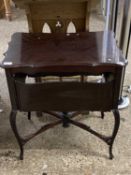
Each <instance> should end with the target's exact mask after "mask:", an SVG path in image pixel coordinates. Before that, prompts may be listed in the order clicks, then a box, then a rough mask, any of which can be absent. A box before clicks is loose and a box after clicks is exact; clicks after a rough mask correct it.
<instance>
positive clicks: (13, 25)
mask: <svg viewBox="0 0 131 175" xmlns="http://www.w3.org/2000/svg"><path fill="white" fill-rule="evenodd" d="M98 19H99V20H98ZM92 21H93V22H92ZM98 21H99V23H98ZM102 28H103V20H102V19H101V17H100V16H95V17H94V15H92V16H91V19H90V30H91V31H93V30H96V29H97V30H102ZM22 31H23V32H26V31H28V26H27V22H26V17H25V15H24V12H23V11H20V10H18V9H17V10H15V11H14V15H13V21H12V22H8V21H6V20H0V60H2V59H3V58H4V56H3V53H4V52H5V51H6V49H7V47H8V43H9V41H10V37H11V35H12V34H13V33H14V32H22ZM130 57H131V45H130V53H129V56H128V60H129V64H128V67H127V70H126V77H125V82H124V85H125V86H126V85H130V84H131V63H130ZM125 89H126V87H124V92H123V95H128V96H129V98H130V99H131V97H130V94H128V93H127V92H126V91H125ZM0 96H1V98H0V108H2V109H3V112H2V113H0V175H45V174H48V175H130V174H131V168H130V167H131V134H130V133H131V117H130V114H131V108H130V106H129V107H128V108H126V109H124V110H121V111H120V114H121V125H120V129H119V132H118V135H117V137H116V140H115V143H114V148H113V153H114V155H115V158H114V159H113V160H109V159H108V147H107V145H106V144H105V143H103V142H102V141H100V140H99V139H97V138H96V137H94V136H92V135H91V134H89V133H87V132H85V131H83V130H81V129H79V128H76V127H74V126H70V127H69V128H68V129H64V128H63V127H62V126H58V127H55V128H54V129H51V130H49V131H47V132H45V133H43V134H41V135H39V136H38V137H36V138H35V139H34V140H32V141H30V142H29V143H28V144H27V145H26V146H25V156H24V160H23V161H20V160H18V155H19V149H18V144H17V142H16V139H15V137H14V135H13V132H12V130H11V128H10V124H9V119H8V118H9V113H10V102H9V95H8V89H7V85H6V79H5V74H4V71H3V70H2V69H0ZM17 119H18V120H17V122H18V126H19V128H20V132H21V133H22V134H24V133H27V132H31V131H34V130H35V129H37V128H38V127H40V126H41V125H42V123H43V122H48V121H50V120H53V118H52V117H51V116H48V115H46V114H43V118H38V117H36V116H35V113H33V116H32V120H31V121H28V120H27V114H26V113H18V118H17ZM77 120H80V121H81V122H83V123H88V125H90V126H92V128H94V129H96V130H97V131H101V132H102V133H104V134H110V133H111V130H112V123H113V116H112V113H106V114H105V119H104V120H102V119H101V118H100V113H98V112H90V114H89V115H86V114H85V115H83V116H81V115H79V116H78V117H77Z"/></svg>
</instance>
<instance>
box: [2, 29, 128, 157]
mask: <svg viewBox="0 0 131 175" xmlns="http://www.w3.org/2000/svg"><path fill="white" fill-rule="evenodd" d="M103 36H104V35H103V32H83V33H77V34H39V33H36V34H31V33H16V34H14V35H13V36H12V39H11V42H10V43H9V48H8V51H7V53H6V56H5V59H4V60H3V62H2V63H1V65H0V66H1V67H2V68H4V69H5V72H6V77H7V83H8V88H9V93H10V100H11V105H12V110H11V114H10V123H11V127H12V130H13V131H14V134H15V136H16V139H17V141H18V144H19V147H20V159H23V148H24V145H25V143H26V142H28V141H29V140H30V139H32V138H33V137H35V136H36V135H38V134H40V133H41V132H43V131H46V130H47V129H49V128H52V127H54V126H56V125H58V124H60V123H63V126H64V127H67V126H68V125H69V124H73V125H75V126H77V127H80V128H82V129H84V130H86V131H88V132H90V133H91V134H93V135H95V136H97V137H98V138H100V139H101V140H103V141H104V142H105V143H107V145H109V155H110V156H109V157H110V159H112V158H113V153H112V146H113V143H114V139H115V137H116V135H117V132H118V129H119V124H120V115H119V111H118V101H119V95H120V87H121V78H122V71H123V69H124V68H125V66H126V61H125V59H124V57H123V56H122V53H121V51H120V50H119V49H118V48H117V46H116V42H115V39H114V34H113V33H112V32H111V31H109V32H108V33H107V42H106V43H105V41H104V38H103ZM105 44H107V48H106V49H107V50H106V56H104V57H103V46H104V45H105ZM48 75H51V76H56V75H57V76H72V75H86V76H87V75H94V76H96V75H103V76H104V81H102V82H88V81H87V82H72V81H68V82H42V83H27V82H26V77H27V76H29V77H37V76H48ZM17 111H25V112H31V111H43V112H46V113H49V114H51V115H53V116H54V117H56V118H58V121H56V122H53V123H49V124H46V125H44V126H43V127H42V128H40V129H39V130H38V131H36V132H35V133H33V134H32V135H29V136H27V137H25V138H23V137H22V136H20V135H19V133H18V128H17V126H16V114H17ZM58 111H60V112H62V113H58ZM74 111H78V112H82V111H103V112H107V111H113V116H114V121H115V122H114V128H113V132H112V135H110V136H105V135H102V134H100V133H98V132H96V131H95V130H93V129H91V128H90V127H89V126H87V125H85V124H83V123H80V122H77V121H75V120H73V119H72V118H73V117H74V116H75V115H76V112H74ZM69 112H71V113H69Z"/></svg>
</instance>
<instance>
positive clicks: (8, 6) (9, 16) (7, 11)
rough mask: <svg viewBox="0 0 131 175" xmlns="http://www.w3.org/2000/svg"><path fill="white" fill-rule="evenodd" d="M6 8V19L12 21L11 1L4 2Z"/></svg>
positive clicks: (5, 0)
mask: <svg viewBox="0 0 131 175" xmlns="http://www.w3.org/2000/svg"><path fill="white" fill-rule="evenodd" d="M4 6H5V16H6V18H7V19H8V20H9V21H11V5H10V0H4Z"/></svg>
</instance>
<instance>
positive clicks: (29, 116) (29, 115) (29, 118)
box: [28, 112, 31, 120]
mask: <svg viewBox="0 0 131 175" xmlns="http://www.w3.org/2000/svg"><path fill="white" fill-rule="evenodd" d="M28 120H31V112H28Z"/></svg>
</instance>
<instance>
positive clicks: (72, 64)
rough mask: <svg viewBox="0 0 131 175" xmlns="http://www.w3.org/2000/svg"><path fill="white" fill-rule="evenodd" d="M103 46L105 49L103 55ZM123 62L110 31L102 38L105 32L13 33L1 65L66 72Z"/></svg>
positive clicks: (24, 71) (30, 69)
mask: <svg viewBox="0 0 131 175" xmlns="http://www.w3.org/2000/svg"><path fill="white" fill-rule="evenodd" d="M105 40H107V42H106V41H105ZM103 48H106V52H105V53H106V54H104V52H103ZM103 54H104V55H103ZM125 64H126V60H125V59H124V57H123V56H122V53H121V51H120V50H119V49H118V47H117V46H116V42H115V39H114V34H113V32H107V35H106V37H105V38H104V32H83V33H79V34H42V33H39V34H31V33H15V34H14V35H13V36H12V39H11V42H10V43H9V48H8V51H7V52H6V56H5V59H4V60H3V62H2V63H1V65H0V66H1V67H2V68H5V69H12V70H14V71H16V72H17V71H20V72H23V73H30V72H32V71H35V72H37V71H43V72H65V73H66V72H87V70H91V71H95V70H96V71H97V70H98V69H100V67H101V68H103V70H104V69H108V67H110V68H111V67H116V66H124V65H125ZM105 71H106V70H105Z"/></svg>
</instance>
